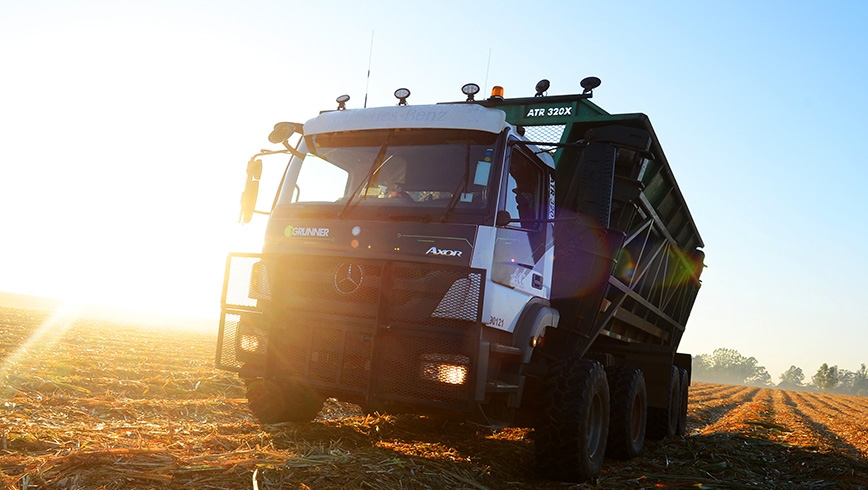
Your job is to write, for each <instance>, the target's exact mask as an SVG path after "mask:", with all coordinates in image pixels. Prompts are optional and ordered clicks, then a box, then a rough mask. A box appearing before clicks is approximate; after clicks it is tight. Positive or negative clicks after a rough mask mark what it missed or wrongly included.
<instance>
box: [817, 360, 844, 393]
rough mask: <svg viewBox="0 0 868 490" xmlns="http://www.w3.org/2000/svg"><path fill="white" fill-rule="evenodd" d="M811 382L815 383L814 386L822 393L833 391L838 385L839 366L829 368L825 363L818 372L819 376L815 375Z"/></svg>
mask: <svg viewBox="0 0 868 490" xmlns="http://www.w3.org/2000/svg"><path fill="white" fill-rule="evenodd" d="M811 381H813V382H814V385H815V386H816V387H817V388H819V389H820V390H822V391H825V392H829V391H832V389H833V388H835V386H837V385H838V381H839V380H838V366H832V367H829V365H828V364H826V363H825V362H824V363H823V365H822V366H820V369H818V370H817V374H815V375H814V376H813V377H812V378H811Z"/></svg>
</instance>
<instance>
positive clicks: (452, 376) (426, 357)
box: [419, 354, 470, 385]
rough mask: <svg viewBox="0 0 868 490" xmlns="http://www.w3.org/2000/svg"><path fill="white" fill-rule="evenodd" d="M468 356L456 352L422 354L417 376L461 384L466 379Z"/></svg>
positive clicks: (439, 381) (440, 381) (451, 383)
mask: <svg viewBox="0 0 868 490" xmlns="http://www.w3.org/2000/svg"><path fill="white" fill-rule="evenodd" d="M469 365H470V358H469V357H467V356H462V355H456V354H422V356H421V360H420V363H419V378H420V379H422V380H425V381H436V382H438V383H446V384H450V385H463V384H464V383H465V381H467V367H468V366H469Z"/></svg>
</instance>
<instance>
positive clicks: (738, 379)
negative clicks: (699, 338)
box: [692, 348, 868, 396]
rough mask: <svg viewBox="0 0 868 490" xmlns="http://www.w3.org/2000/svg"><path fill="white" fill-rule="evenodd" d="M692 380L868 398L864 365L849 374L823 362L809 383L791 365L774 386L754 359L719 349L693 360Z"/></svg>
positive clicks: (764, 369) (800, 370) (802, 374)
mask: <svg viewBox="0 0 868 490" xmlns="http://www.w3.org/2000/svg"><path fill="white" fill-rule="evenodd" d="M692 378H693V379H694V380H696V381H705V382H709V383H724V384H740V385H750V386H762V387H777V388H781V389H786V390H809V391H823V392H825V393H839V394H845V395H856V396H868V368H866V367H865V364H862V367H861V368H860V369H859V370H858V371H848V370H846V369H840V368H838V366H829V365H828V364H826V363H823V365H822V366H820V367H819V369H817V372H816V373H815V374H814V375H813V376H811V379H810V380H807V381H806V379H805V373H804V371H802V368H800V367H797V366H795V365H792V366H790V368H789V369H787V370H786V371H784V373H783V374H781V375H780V376H779V381H778V382H777V383H775V382H774V381H773V380H772V377H771V375H770V374H769V372H768V370H766V368H765V367H764V366H760V365H759V363H757V360H756V359H755V358H753V357H745V356H743V355H741V354H740V353H739V352H738V351H737V350H735V349H724V348H720V349H715V350H714V352H712V353H711V354H700V355H698V356H696V357H694V358H693V375H692Z"/></svg>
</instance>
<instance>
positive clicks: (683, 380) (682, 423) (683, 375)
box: [675, 368, 690, 436]
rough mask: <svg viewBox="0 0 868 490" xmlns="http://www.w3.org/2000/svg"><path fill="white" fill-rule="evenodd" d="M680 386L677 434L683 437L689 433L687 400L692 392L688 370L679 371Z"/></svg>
mask: <svg viewBox="0 0 868 490" xmlns="http://www.w3.org/2000/svg"><path fill="white" fill-rule="evenodd" d="M678 385H679V387H680V388H681V391H680V395H679V401H680V402H681V403H680V404H679V407H678V424H677V427H676V429H675V434H677V435H679V436H683V435H684V434H685V433H687V398H688V396H689V392H690V375H689V374H688V373H687V370H686V369H680V368H679V369H678Z"/></svg>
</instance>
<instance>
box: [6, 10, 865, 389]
mask: <svg viewBox="0 0 868 490" xmlns="http://www.w3.org/2000/svg"><path fill="white" fill-rule="evenodd" d="M435 5H436V6H435ZM866 24H868V3H866V2H858V1H851V2H845V1H832V2H806V1H798V0H797V1H761V2H756V1H746V0H744V1H742V0H732V1H725V2H724V1H706V2H689V1H667V2H644V1H623V0H616V1H608V2H586V1H545V0H538V1H535V2H531V3H527V2H513V1H498V2H494V1H477V2H463V1H443V2H437V3H436V4H434V3H430V2H426V3H424V4H423V3H421V2H412V1H410V2H392V1H387V2H349V1H347V2H339V1H332V0H320V1H316V2H301V1H293V0H283V1H265V0H262V1H244V2H242V1H237V2H233V1H208V2H205V1H191V0H172V1H148V2H125V1H122V0H115V1H105V2H95V1H87V0H83V1H78V2H75V3H74V4H72V2H59V1H56V2H55V1H39V0H36V1H29V2H13V1H11V0H0V210H2V211H0V216H2V222H0V223H2V224H0V291H7V292H16V293H24V294H34V295H41V296H50V297H58V298H63V299H70V300H76V301H87V302H94V303H101V304H109V305H114V306H122V307H131V308H139V309H146V310H149V311H165V312H167V313H182V314H194V315H201V316H213V317H214V318H216V316H217V313H218V312H219V298H220V287H221V284H222V276H223V268H224V264H225V257H226V254H227V253H228V252H229V251H230V250H255V247H256V244H257V242H258V240H259V239H261V233H262V227H261V223H260V224H259V225H253V226H245V227H241V226H239V225H238V224H237V218H238V197H239V195H240V192H241V189H242V187H243V182H244V171H245V168H246V162H247V160H248V158H249V157H250V156H251V155H252V154H253V153H255V152H257V151H258V150H259V149H261V148H267V147H270V144H269V143H268V141H267V139H266V138H267V135H268V133H269V132H270V131H271V128H272V126H273V124H274V123H275V122H278V121H297V122H304V121H305V120H307V119H308V118H310V117H313V116H314V115H316V114H317V113H318V111H320V110H324V109H333V108H334V107H335V106H336V104H335V103H334V100H335V98H336V97H337V96H339V95H341V94H349V95H350V96H351V100H350V102H349V103H348V107H349V108H359V107H362V105H363V103H364V101H365V99H366V97H367V104H368V106H382V105H392V104H394V103H395V100H394V99H393V96H392V92H393V91H394V90H395V89H396V88H399V87H407V88H409V89H410V90H411V92H412V95H411V97H410V99H409V103H410V104H414V103H415V104H423V103H434V102H443V101H453V100H460V99H461V93H460V87H461V86H462V85H463V84H464V83H467V82H475V83H477V84H479V85H481V86H483V87H484V89H490V87H491V86H492V85H495V84H496V85H501V86H503V87H504V88H505V90H506V96H507V97H522V96H530V95H533V87H534V85H535V84H536V82H537V81H538V80H540V79H542V78H546V79H549V80H550V81H551V88H550V89H549V94H567V93H578V92H580V91H581V89H580V88H579V81H580V80H581V79H582V78H584V77H587V76H597V77H600V78H601V79H602V82H603V83H602V85H601V86H600V87H599V88H598V89H596V90H595V92H594V99H593V100H594V102H595V103H597V104H598V105H600V106H601V107H603V108H604V109H606V110H607V111H609V112H611V113H621V112H643V113H645V114H648V115H649V117H650V118H651V120H652V122H653V124H654V128H655V130H656V133H657V135H658V136H659V138H660V141H661V144H662V146H663V148H664V151H665V152H666V155H667V158H668V160H669V162H670V165H671V166H672V169H673V171H674V173H675V175H676V178H677V179H678V183H679V186H680V188H681V190H682V193H683V194H684V196H685V199H686V200H687V202H688V205H689V206H690V210H691V213H692V215H693V217H694V220H695V221H696V223H697V226H698V228H699V230H700V233H701V235H702V237H703V239H704V241H705V244H706V246H705V249H704V250H705V253H706V264H707V266H708V267H707V268H706V270H705V272H704V274H703V276H702V279H703V287H702V290H701V291H700V294H699V297H698V299H697V302H696V305H695V308H694V311H693V314H692V316H691V318H690V320H689V322H688V325H687V332H686V333H685V336H684V338H683V341H682V343H681V349H680V350H681V351H683V352H689V353H692V354H694V355H696V354H708V353H711V352H712V351H713V350H714V349H716V348H718V347H726V348H731V349H736V350H738V351H739V352H740V353H741V354H742V355H745V356H747V357H755V358H756V359H757V361H758V363H759V364H760V365H763V366H765V367H766V368H767V369H768V370H769V372H770V373H771V374H772V377H773V380H774V381H777V380H778V379H777V378H778V376H779V375H780V374H781V373H782V372H783V371H785V370H786V369H787V368H788V367H789V366H790V365H796V366H799V367H801V368H802V369H803V370H804V372H805V374H806V375H807V377H808V378H810V376H811V375H812V374H813V373H815V372H816V370H817V368H818V367H819V366H820V364H822V363H828V364H830V365H833V364H834V365H838V366H839V367H840V368H841V369H847V370H851V371H854V370H856V369H858V368H859V366H860V364H861V363H868V349H866V346H868V312H866V311H868V310H866V309H864V308H861V306H862V302H863V301H866V298H868V286H866V280H865V278H866V277H868V261H866V260H865V259H864V258H863V257H862V256H861V255H860V254H861V252H859V250H860V246H861V245H863V244H865V243H868V226H866V225H868V223H866V221H868V220H866V217H865V210H866V209H868V197H866V193H865V192H864V188H865V181H866V177H868V165H866V163H868V162H866V152H865V151H864V149H863V148H862V146H863V144H864V143H863V142H864V141H865V136H864V134H865V131H866V129H868V127H866V119H865V117H864V114H866V113H868V91H866V89H865V87H868V61H866V55H865V53H868V31H866V30H865V29H864V26H865V25H866ZM369 67H370V77H368V68H369ZM214 328H215V330H216V328H217V323H216V320H215V324H214Z"/></svg>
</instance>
